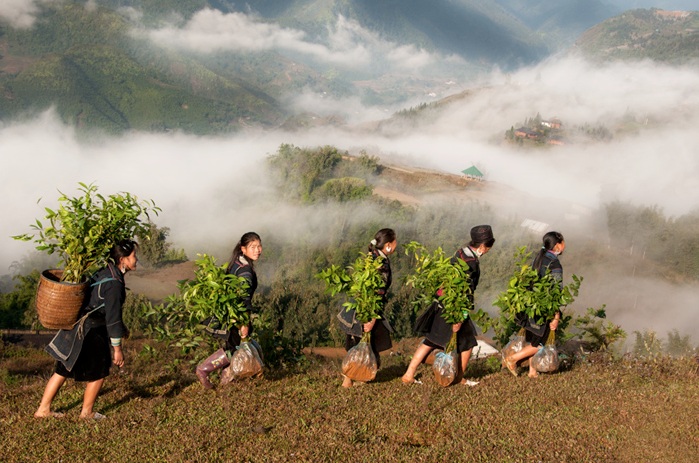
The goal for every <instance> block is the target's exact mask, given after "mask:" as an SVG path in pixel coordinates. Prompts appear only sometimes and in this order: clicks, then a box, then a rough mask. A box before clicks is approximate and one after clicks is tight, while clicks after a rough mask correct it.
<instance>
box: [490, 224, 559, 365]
mask: <svg viewBox="0 0 699 463" xmlns="http://www.w3.org/2000/svg"><path fill="white" fill-rule="evenodd" d="M565 248H566V243H565V241H564V240H563V235H561V234H560V233H558V232H556V231H551V232H548V233H546V234H545V235H544V237H543V246H542V247H541V250H539V253H538V254H537V255H536V257H535V258H534V262H533V263H532V268H533V269H535V270H536V271H537V272H538V273H539V277H540V278H541V277H543V276H544V275H546V272H547V270H550V271H551V277H552V278H554V279H555V280H557V281H558V282H559V284H562V283H563V266H562V265H561V262H560V261H559V260H558V256H560V255H561V254H562V253H563V250H564V249H565ZM561 315H562V314H561V311H560V309H559V310H558V311H557V312H556V314H555V315H554V317H553V319H551V320H547V321H546V322H545V323H544V324H543V325H537V324H536V322H535V320H531V319H530V320H528V321H527V323H526V324H525V329H526V335H525V338H524V340H525V342H526V343H528V344H525V346H526V347H524V348H523V349H522V350H520V351H519V352H517V353H515V354H513V355H510V356H509V357H507V358H504V359H503V365H504V366H505V367H506V368H507V369H508V370H510V373H512V374H513V375H515V376H517V362H520V361H522V360H524V359H527V358H528V359H529V373H528V375H527V376H529V377H530V378H536V377H538V376H539V373H538V372H537V371H536V369H535V368H534V367H532V364H531V357H533V356H534V354H536V353H537V352H538V351H539V346H543V345H544V343H545V342H546V339H548V337H549V333H550V332H551V331H556V329H557V328H558V323H559V322H560V321H561Z"/></svg>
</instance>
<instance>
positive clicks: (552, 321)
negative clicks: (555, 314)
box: [549, 318, 561, 331]
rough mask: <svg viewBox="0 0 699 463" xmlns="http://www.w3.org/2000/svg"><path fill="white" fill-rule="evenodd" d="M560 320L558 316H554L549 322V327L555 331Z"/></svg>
mask: <svg viewBox="0 0 699 463" xmlns="http://www.w3.org/2000/svg"><path fill="white" fill-rule="evenodd" d="M560 321H561V319H560V318H554V319H553V320H551V323H549V328H551V331H556V328H558V322H560Z"/></svg>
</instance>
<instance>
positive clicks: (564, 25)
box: [0, 0, 698, 133]
mask: <svg viewBox="0 0 699 463" xmlns="http://www.w3.org/2000/svg"><path fill="white" fill-rule="evenodd" d="M605 5H606V4H605V3H604V2H602V1H600V0H586V1H582V0H560V1H556V2H544V1H543V0H527V1H525V0H431V1H426V0H382V1H375V0H246V1H245V2H240V1H238V0H159V1H157V2H155V1H152V0H91V1H89V2H86V1H84V0H79V1H78V0H74V1H71V0H63V1H61V2H37V3H35V6H36V11H35V14H34V13H33V14H34V16H35V18H34V19H35V20H34V23H33V25H32V26H31V27H19V26H17V27H15V25H14V24H9V23H8V22H7V21H8V19H7V18H8V17H10V16H8V15H7V12H8V11H9V10H8V9H7V8H5V7H0V121H7V120H11V119H13V118H17V117H21V116H23V115H26V114H33V113H35V112H36V111H41V110H45V109H46V108H49V107H54V108H56V111H57V112H58V113H59V114H60V115H61V117H62V118H63V119H64V120H65V121H66V122H67V123H70V124H74V125H75V126H77V127H85V128H93V127H95V128H100V129H103V130H106V131H109V132H116V133H118V132H122V131H125V130H146V131H167V130H184V131H187V132H193V133H225V132H230V131H236V130H241V129H244V128H248V127H262V128H267V127H282V126H283V127H303V126H305V125H307V124H309V121H315V122H314V123H328V124H342V123H343V117H342V115H336V114H334V113H331V112H330V111H327V112H325V113H323V112H322V109H316V108H322V106H323V104H322V103H321V104H318V102H319V101H321V100H323V99H324V98H326V97H327V98H332V99H336V100H341V99H343V98H353V99H360V100H361V102H362V103H363V104H370V105H385V106H388V105H392V106H394V107H395V106H397V105H406V106H407V105H408V104H407V103H406V102H408V101H411V102H414V101H416V100H423V101H424V99H429V100H431V99H433V98H439V97H444V96H446V95H448V94H450V93H453V92H454V90H453V88H452V87H451V86H452V85H453V84H454V82H456V81H458V82H460V83H463V82H468V79H469V78H471V77H472V76H474V75H476V74H477V73H478V72H483V71H488V70H490V69H491V68H493V67H496V66H497V67H499V68H501V69H505V70H513V69H516V68H518V67H520V66H523V65H529V64H533V63H536V62H538V61H540V60H541V59H543V58H546V57H547V56H549V55H550V54H551V53H552V52H556V51H559V50H560V49H561V48H562V47H564V46H565V44H566V43H569V42H570V41H572V40H573V37H577V36H578V32H579V31H582V30H584V29H585V28H587V27H590V26H592V25H593V24H594V23H595V22H596V21H598V20H600V19H601V18H604V17H605V16H606V15H610V14H611V11H612V9H610V8H612V7H609V6H608V5H606V6H605ZM3 13H4V15H3ZM635 14H636V13H634V15H635ZM638 15H641V16H643V13H638ZM646 16H647V18H646V19H635V20H634V21H631V22H628V24H627V19H629V18H631V17H632V15H629V16H627V17H626V19H622V20H619V19H615V20H612V21H611V22H610V21H605V22H603V23H602V24H600V25H599V26H595V27H593V28H592V29H590V30H589V31H588V32H586V33H585V35H584V36H583V38H581V39H580V40H579V41H578V42H577V48H578V49H580V50H583V51H584V52H585V53H586V54H588V55H590V56H597V57H599V58H600V59H604V58H605V57H606V56H611V57H616V56H617V55H619V56H621V55H622V54H623V53H626V54H630V53H631V52H633V53H638V54H640V55H642V56H646V55H648V54H649V53H650V54H652V55H654V56H655V57H656V59H664V60H667V61H672V62H682V60H687V59H688V57H689V58H691V57H695V56H696V50H697V48H698V47H697V46H696V32H693V31H696V30H697V27H696V25H695V22H696V20H695V16H690V17H689V18H684V17H683V18H672V17H668V16H661V15H659V14H656V13H653V14H651V13H647V14H646ZM633 17H635V16H633ZM621 18H624V17H621ZM644 18H645V16H644ZM3 21H4V22H3ZM634 27H635V28H638V29H637V30H636V29H633V28H634ZM207 28H210V29H212V31H210V30H208V29H207ZM615 28H616V29H615ZM618 28H622V29H623V30H624V31H626V29H628V30H629V31H632V32H629V34H630V35H628V39H625V37H626V36H624V34H623V33H620V32H619V31H617V29H618ZM656 29H657V30H658V31H662V33H658V32H656V34H655V35H653V34H652V33H649V32H648V31H655V30H656ZM209 32H213V33H211V34H209ZM158 33H161V34H162V35H161V37H165V38H164V39H161V41H160V42H157V41H156V40H155V39H153V37H154V34H155V35H157V34H158ZM649 34H650V35H649ZM668 34H669V35H668ZM202 36H203V38H202ZM656 36H657V37H656ZM255 37H256V38H255ZM179 38H183V39H182V40H181V41H180V42H179V43H177V44H174V45H172V42H177V41H178V39H179ZM241 39H245V40H241ZM246 40H247V42H246ZM201 41H204V42H207V41H208V46H209V47H210V49H206V50H203V49H201V48H197V46H194V45H197V44H198V43H199V42H201ZM693 41H694V42H693ZM266 42H269V43H266ZM212 44H213V45H216V46H214V47H211V45H212ZM241 44H242V45H241ZM260 44H262V45H265V46H258V45H260ZM673 44H676V45H673ZM692 44H694V49H693V50H690V48H691V46H692ZM171 45H172V46H171ZM218 45H226V46H222V47H217V46H218ZM673 47H674V48H673ZM677 47H679V48H677ZM211 48H213V49H214V50H213V51H212V50H211ZM675 48H677V49H675ZM605 53H606V55H605ZM355 56H356V57H357V59H356V60H355V59H354V57H355ZM462 88H463V87H462ZM315 112H318V113H319V114H309V113H315ZM316 116H317V117H316ZM319 121H320V122H319Z"/></svg>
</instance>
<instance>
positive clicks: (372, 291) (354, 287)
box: [316, 252, 386, 323]
mask: <svg viewBox="0 0 699 463" xmlns="http://www.w3.org/2000/svg"><path fill="white" fill-rule="evenodd" d="M383 259H384V258H383V257H379V258H376V259H375V258H374V256H372V255H371V253H369V252H367V253H363V252H360V253H359V257H357V260H355V261H354V263H353V264H352V265H350V266H348V267H347V268H346V269H345V268H342V267H340V266H338V265H334V264H333V265H331V266H330V267H328V268H326V269H325V270H321V271H320V272H319V273H318V274H317V275H316V277H318V278H319V279H321V280H323V281H325V284H326V287H327V291H328V292H329V293H330V295H332V296H335V295H336V294H338V293H345V294H347V296H348V297H349V301H347V302H345V303H344V304H342V305H343V307H345V310H348V311H349V310H355V312H356V318H357V321H359V322H360V323H368V322H370V321H371V320H373V319H380V318H382V317H381V315H380V312H381V309H382V308H383V307H382V305H381V300H382V297H381V295H380V294H379V290H381V289H382V288H384V287H385V285H386V282H384V280H383V277H382V276H381V273H380V272H379V270H380V269H381V266H382V265H383Z"/></svg>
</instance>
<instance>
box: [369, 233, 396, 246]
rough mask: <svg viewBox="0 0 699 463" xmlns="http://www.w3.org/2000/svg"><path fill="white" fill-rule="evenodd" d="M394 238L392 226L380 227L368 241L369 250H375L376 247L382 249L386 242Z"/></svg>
mask: <svg viewBox="0 0 699 463" xmlns="http://www.w3.org/2000/svg"><path fill="white" fill-rule="evenodd" d="M395 240H396V232H395V231H393V229H392V228H382V229H381V230H379V231H377V232H376V235H374V239H373V240H371V243H369V251H370V252H371V251H375V250H377V249H383V247H384V246H386V244H387V243H390V242H392V241H395Z"/></svg>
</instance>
